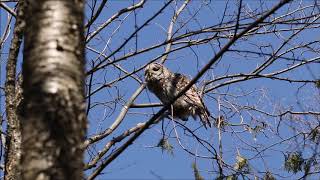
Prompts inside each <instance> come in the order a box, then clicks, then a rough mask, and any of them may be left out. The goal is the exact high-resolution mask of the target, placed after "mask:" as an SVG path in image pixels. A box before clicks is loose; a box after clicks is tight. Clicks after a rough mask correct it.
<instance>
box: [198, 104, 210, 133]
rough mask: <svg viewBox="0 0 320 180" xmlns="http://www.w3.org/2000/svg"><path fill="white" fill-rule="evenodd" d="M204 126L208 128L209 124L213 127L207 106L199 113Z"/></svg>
mask: <svg viewBox="0 0 320 180" xmlns="http://www.w3.org/2000/svg"><path fill="white" fill-rule="evenodd" d="M199 116H200V120H201V122H202V124H203V126H204V127H205V128H206V129H207V125H208V126H209V127H210V128H211V123H210V113H209V111H208V110H207V109H206V108H202V109H201V112H200V114H199Z"/></svg>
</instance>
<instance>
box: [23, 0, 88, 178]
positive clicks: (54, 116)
mask: <svg viewBox="0 0 320 180" xmlns="http://www.w3.org/2000/svg"><path fill="white" fill-rule="evenodd" d="M28 3H29V4H28V10H27V13H26V31H25V47H24V62H23V80H24V81H23V84H22V86H23V96H24V103H23V106H22V117H21V119H22V122H21V123H22V161H21V163H22V179H82V178H83V146H82V145H81V144H82V143H83V142H84V140H85V133H86V115H85V103H84V102H85V101H84V77H85V76H84V44H83V42H84V41H83V2H82V1H80V0H43V1H37V0H29V1H28Z"/></svg>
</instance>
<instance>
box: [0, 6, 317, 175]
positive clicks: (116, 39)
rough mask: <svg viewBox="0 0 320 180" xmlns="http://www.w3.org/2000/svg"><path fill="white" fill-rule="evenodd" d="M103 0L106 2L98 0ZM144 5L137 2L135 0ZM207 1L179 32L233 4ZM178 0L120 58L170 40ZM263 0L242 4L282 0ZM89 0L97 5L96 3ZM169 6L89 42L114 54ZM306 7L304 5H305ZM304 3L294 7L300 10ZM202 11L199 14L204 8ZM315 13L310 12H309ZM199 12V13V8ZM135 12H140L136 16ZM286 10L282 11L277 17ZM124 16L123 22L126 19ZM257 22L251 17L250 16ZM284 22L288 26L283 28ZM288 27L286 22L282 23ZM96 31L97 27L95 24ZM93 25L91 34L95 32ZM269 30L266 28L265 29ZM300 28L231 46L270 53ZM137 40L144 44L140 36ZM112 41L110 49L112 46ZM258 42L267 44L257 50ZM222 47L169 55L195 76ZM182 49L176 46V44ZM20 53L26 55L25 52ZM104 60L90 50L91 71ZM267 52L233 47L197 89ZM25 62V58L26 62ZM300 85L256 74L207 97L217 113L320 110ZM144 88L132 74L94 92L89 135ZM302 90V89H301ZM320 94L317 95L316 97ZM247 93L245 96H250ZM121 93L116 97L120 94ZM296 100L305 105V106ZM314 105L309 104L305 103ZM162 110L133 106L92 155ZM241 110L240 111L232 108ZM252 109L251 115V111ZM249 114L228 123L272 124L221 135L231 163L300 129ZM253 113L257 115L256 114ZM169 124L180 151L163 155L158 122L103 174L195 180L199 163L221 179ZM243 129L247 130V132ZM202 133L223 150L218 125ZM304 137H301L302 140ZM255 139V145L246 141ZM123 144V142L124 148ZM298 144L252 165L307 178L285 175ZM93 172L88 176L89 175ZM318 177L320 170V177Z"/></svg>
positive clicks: (131, 64) (105, 78)
mask: <svg viewBox="0 0 320 180" xmlns="http://www.w3.org/2000/svg"><path fill="white" fill-rule="evenodd" d="M98 2H99V1H98ZM135 2H137V1H135ZM205 2H207V3H209V1H192V2H191V3H190V4H189V5H188V6H187V8H186V10H185V11H184V12H183V13H182V14H181V15H180V16H179V19H178V21H177V25H176V26H175V28H174V30H178V29H179V27H181V26H183V27H182V28H181V29H179V31H177V33H176V34H175V36H177V35H179V34H183V33H185V32H189V31H192V30H197V29H200V28H202V27H208V26H212V25H215V24H218V23H219V21H220V20H221V18H222V14H223V10H224V7H225V6H226V1H211V3H209V5H208V6H205V4H204V3H205ZM176 3H177V4H175V3H173V4H171V5H170V6H169V7H168V8H167V9H166V10H165V11H164V12H163V13H162V14H161V15H160V16H158V17H157V18H155V19H154V20H153V21H152V22H151V23H149V24H148V26H146V27H145V28H143V29H142V30H141V31H140V32H139V33H138V35H137V39H135V38H134V40H131V41H130V42H129V43H128V44H127V45H126V46H125V47H124V48H123V49H122V50H121V51H120V52H119V53H116V54H115V55H114V56H113V57H111V59H112V60H113V59H117V58H119V57H122V56H123V55H124V54H126V53H128V52H132V51H134V50H135V48H136V47H137V48H138V49H143V48H146V47H149V46H151V45H154V44H157V43H160V42H163V41H164V40H165V39H166V36H167V34H166V32H167V28H168V26H169V23H170V18H171V17H172V14H173V12H174V9H176V8H177V7H180V5H181V4H182V3H183V1H177V2H176ZM259 3H260V2H259V1H244V2H243V6H244V7H245V8H246V9H247V10H248V9H251V10H252V11H254V10H255V9H259V8H264V9H265V10H266V9H267V8H270V7H272V6H273V5H274V4H275V3H277V1H270V2H267V3H264V4H263V5H262V6H260V4H259ZM304 3H305V4H312V2H311V1H310V2H308V1H306V2H304ZM89 4H91V3H90V2H89ZM131 4H132V1H116V0H113V1H109V2H108V3H107V7H106V8H105V9H104V10H103V13H102V14H101V16H99V18H98V19H97V21H96V24H95V26H98V25H99V23H103V22H105V21H106V19H108V18H110V16H112V15H113V14H114V13H116V12H117V11H119V9H121V8H124V7H127V6H129V5H131ZM163 4H164V2H163V1H156V0H153V1H147V2H146V4H145V5H144V7H143V8H142V9H138V10H137V11H136V12H135V14H134V13H131V14H129V15H128V16H126V15H127V14H125V15H122V16H120V18H119V19H118V21H115V22H114V23H111V24H110V25H109V26H108V27H107V28H105V29H104V30H103V31H102V32H101V33H100V34H99V35H98V36H96V37H95V38H94V39H93V40H92V41H90V42H89V44H88V45H89V46H90V47H92V48H95V49H97V50H99V51H102V50H103V49H105V51H104V53H105V54H106V55H108V54H109V53H110V52H112V51H113V50H115V49H116V48H117V47H119V45H120V44H121V43H122V42H123V41H124V40H125V39H126V38H127V37H128V36H129V35H130V34H131V33H132V32H133V31H134V28H135V22H136V25H137V26H140V25H142V24H143V23H144V22H145V21H146V20H147V19H148V18H149V17H151V16H152V15H153V14H154V13H155V12H156V11H158V9H159V8H160V7H161V6H162V5H163ZM305 4H304V5H305ZM236 5H237V1H230V2H229V7H228V9H227V16H225V17H224V18H225V21H228V19H232V18H234V17H233V16H231V15H232V14H234V13H235V12H236V10H237V8H236ZM296 6H297V4H293V5H292V6H291V8H292V9H294V8H295V7H296ZM287 8H288V7H285V8H283V9H281V10H279V11H278V13H285V12H286V11H287ZM198 9H200V11H198V12H197V10H198ZM308 11H309V10H307V12H308ZM196 12H197V13H196ZM88 13H89V8H88V4H87V6H86V15H87V16H88ZM193 13H196V16H195V17H196V18H192V16H191V15H190V14H193ZM135 15H136V16H135ZM277 15H279V14H277ZM120 20H122V21H120ZM186 21H188V23H187V24H185V25H183V22H186ZM247 21H248V22H251V21H252V20H247ZM5 22H7V21H6V13H4V12H3V11H2V9H1V27H0V28H1V34H2V32H3V31H4V29H3V28H4V25H5ZM280 26H281V25H280ZM285 27H288V26H286V25H283V28H285ZM92 28H93V27H92ZM92 28H91V30H90V31H89V32H92ZM261 31H263V30H261ZM319 31H320V30H319V29H311V30H307V31H304V32H302V33H301V34H300V35H298V36H297V37H295V39H294V40H292V41H291V43H289V44H288V45H286V46H285V47H284V48H283V49H284V50H286V49H288V48H291V47H294V46H295V45H297V44H299V43H307V42H310V41H314V40H319V37H320V32H319ZM292 33H293V32H290V31H289V32H283V33H281V34H278V35H277V36H276V35H274V34H269V35H259V36H255V37H252V38H248V39H247V40H241V41H240V42H237V43H236V44H235V45H234V46H232V47H231V49H237V50H261V51H262V52H264V53H272V52H273V51H274V50H275V49H276V48H278V47H279V46H280V45H281V43H282V42H283V41H284V40H285V39H286V38H288V37H289V36H290V35H291V34H292ZM209 35H211V34H204V35H197V36H194V37H192V38H191V39H197V38H203V37H206V36H209ZM135 40H137V41H135ZM226 42H227V40H226V39H222V40H221V42H220V43H221V45H223V44H225V43H226ZM106 44H107V45H108V46H106ZM8 45H9V43H6V44H5V46H4V49H3V52H4V54H2V57H1V80H2V85H3V83H4V72H5V71H4V68H5V63H6V58H7V57H6V54H5V52H7V51H8ZM257 45H259V46H260V47H261V46H263V48H261V49H259V48H257ZM218 46H219V44H218V43H217V42H216V41H211V42H210V43H206V44H203V45H198V46H193V47H192V48H185V49H182V50H179V51H176V52H174V53H171V54H170V55H169V57H168V60H167V62H166V63H165V65H166V66H167V67H168V68H169V69H171V70H172V71H173V72H179V73H183V74H186V75H187V76H189V77H190V78H191V77H193V76H194V75H196V74H197V72H199V70H200V69H201V68H202V67H203V66H204V65H205V64H206V63H207V62H208V61H209V60H210V59H211V58H212V57H213V56H214V54H215V53H216V52H217V51H218V50H219V47H218ZM174 47H175V46H174ZM316 47H319V45H316ZM304 51H306V49H301V50H297V51H295V53H294V54H290V53H288V54H286V56H285V57H290V58H296V59H300V58H304V59H309V58H314V57H318V56H319V53H318V52H308V51H306V52H304ZM163 52H164V47H162V48H158V49H156V50H153V51H150V52H147V53H143V54H141V55H138V56H135V57H130V58H128V59H126V60H124V61H121V62H119V65H121V66H122V67H123V68H125V69H126V70H127V71H129V72H131V71H133V70H135V69H136V68H139V67H140V66H141V65H144V64H146V63H148V62H149V61H150V60H151V59H153V58H155V57H157V56H159V55H160V54H161V53H163ZM20 58H21V56H20ZM99 58H101V57H99V56H98V55H97V54H95V53H93V52H91V51H89V50H88V49H87V54H86V61H87V69H90V65H91V62H92V61H96V62H98V61H99V60H97V59H99ZM267 58H268V56H256V55H255V56H252V57H246V56H244V54H237V53H234V52H227V53H226V54H225V55H224V56H223V57H222V59H221V60H220V61H219V62H218V63H217V64H214V65H213V67H212V69H210V70H209V71H208V72H207V73H206V74H205V76H204V77H203V78H202V79H201V81H200V82H198V86H201V85H202V84H203V82H204V81H206V80H209V79H212V78H215V77H219V76H223V75H226V74H228V75H231V74H236V73H249V72H251V71H252V70H254V68H255V67H257V66H258V65H260V64H262V63H263V62H264V61H265V60H266V59H267ZM20 60H21V59H20ZM290 63H294V62H292V61H285V60H283V59H279V60H277V61H276V62H275V63H274V65H272V66H270V67H269V68H267V69H266V70H265V71H264V72H265V73H267V72H274V71H276V70H280V69H283V68H284V67H287V66H289V65H290ZM319 74H320V67H319V63H318V64H312V65H310V66H308V67H302V68H299V69H297V70H295V71H293V72H292V73H290V74H289V73H288V74H284V75H282V76H281V77H287V76H289V77H294V78H295V79H314V76H315V77H316V78H317V79H319ZM122 75H123V73H121V72H119V71H118V70H117V69H115V68H113V67H110V66H109V67H107V68H106V69H103V70H100V71H98V72H97V73H95V75H94V77H93V82H94V86H93V89H95V88H97V87H100V86H101V84H103V83H105V82H111V81H113V80H114V79H117V78H118V77H119V76H122ZM136 75H137V76H138V77H139V78H140V79H141V80H143V72H142V71H139V72H137V73H136ZM300 86H301V84H299V85H297V84H294V83H287V82H282V81H276V80H270V79H253V80H249V81H245V82H240V83H236V84H233V85H230V86H224V87H222V88H219V89H217V90H215V91H213V92H210V93H209V94H208V95H206V96H205V97H204V98H205V102H206V105H207V106H208V108H209V110H210V112H211V113H212V114H213V115H214V116H217V115H218V114H219V112H218V105H217V99H219V101H221V102H223V105H225V107H222V108H223V110H224V111H226V112H227V111H228V108H226V107H229V109H231V108H230V107H231V105H230V104H233V105H234V106H236V105H239V107H241V106H245V105H247V106H251V105H255V106H256V107H258V108H259V109H262V110H265V111H268V112H277V111H279V109H281V108H284V109H286V108H288V107H291V108H292V109H293V110H296V111H302V110H305V109H307V108H313V109H315V110H318V111H319V109H320V107H319V104H318V103H317V102H316V100H315V98H317V97H318V96H319V91H318V90H316V88H315V87H314V86H313V85H312V84H307V85H305V86H302V88H301V90H300V91H299V92H298V91H297V88H298V87H300ZM138 87H139V83H137V82H136V81H135V80H132V79H130V78H129V79H126V80H125V81H122V82H117V83H116V84H115V85H114V86H113V87H111V88H104V89H103V90H101V91H99V92H98V93H96V94H95V95H94V96H93V97H92V103H93V104H94V105H95V106H94V108H92V110H91V111H90V113H89V116H88V120H89V129H88V135H89V136H90V135H93V134H96V133H98V132H100V131H102V130H104V129H106V128H107V127H109V125H110V124H111V123H112V122H113V121H114V119H115V118H116V117H117V116H118V114H119V112H120V110H121V108H122V106H123V104H124V103H125V102H126V101H127V100H128V98H130V96H131V95H132V94H133V93H134V91H135V90H136V89H137V88H138ZM297 92H298V93H297ZM226 93H228V94H233V95H238V96H240V97H232V96H225V95H224V94H226ZM317 93H318V94H317ZM244 94H246V95H245V96H244ZM118 95H119V96H120V97H121V98H116V97H117V96H118ZM3 101H4V100H3V98H2V99H1V104H2V107H3ZM135 102H136V103H148V102H159V100H158V99H157V98H156V97H155V96H154V95H153V94H152V93H150V92H149V91H147V90H144V91H143V93H142V94H141V95H140V96H139V97H138V99H137V100H136V101H135ZM297 102H300V103H301V102H302V105H300V106H299V104H297ZM303 102H304V103H305V102H308V103H305V104H304V103H303ZM158 109H159V108H147V109H131V110H130V111H129V114H127V116H126V118H125V119H124V121H123V123H122V124H121V125H120V126H119V128H118V129H117V130H116V131H115V132H114V133H113V134H112V135H110V137H107V138H106V139H104V140H102V141H101V142H99V143H97V144H96V145H95V146H94V147H91V148H90V150H89V151H90V152H96V151H99V150H100V149H101V148H102V147H103V146H104V145H105V143H106V142H108V140H110V139H112V137H115V136H117V135H119V134H121V133H122V132H123V131H125V130H127V129H128V128H130V127H133V126H135V125H136V124H137V123H140V122H145V121H147V120H148V119H149V118H150V117H151V116H150V115H151V114H152V113H156V112H157V110H158ZM233 111H235V110H233ZM250 113H251V114H250ZM250 113H249V112H246V111H244V112H242V113H235V115H234V116H232V117H230V119H228V121H229V122H230V123H233V124H239V123H240V122H241V117H243V120H244V122H245V123H248V124H250V125H252V126H253V127H254V126H258V125H260V124H259V121H263V122H265V123H266V124H267V125H268V126H267V128H266V129H265V131H264V134H263V133H259V134H257V135H256V136H255V135H254V134H253V133H249V132H248V131H244V128H243V126H240V127H239V126H235V127H233V128H228V129H226V131H225V132H223V133H222V136H221V138H222V144H223V157H224V160H225V161H226V162H227V163H229V164H234V163H235V162H236V155H237V152H238V151H239V152H240V154H241V155H242V156H243V157H246V158H250V157H253V156H254V155H255V153H254V152H252V151H251V150H250V149H249V146H250V145H251V144H252V145H255V146H265V147H268V146H270V145H272V144H274V143H276V142H279V141H281V140H282V139H281V138H283V139H285V138H287V137H289V136H291V135H292V133H293V131H292V130H291V129H290V128H288V127H289V124H282V125H281V126H280V127H279V128H280V132H281V133H280V135H279V136H277V135H276V133H275V132H274V130H275V129H276V125H277V121H278V120H277V119H276V118H271V117H266V116H263V115H262V114H259V113H256V112H250ZM253 117H254V118H253ZM305 118H306V119H305V120H306V121H310V122H311V121H312V122H313V121H315V120H313V119H310V117H305ZM164 124H165V125H167V124H168V125H167V126H168V128H167V131H166V132H167V133H168V132H170V131H171V133H170V138H169V142H170V143H171V144H172V146H173V147H174V149H173V155H172V154H170V153H167V152H162V150H161V149H160V148H158V147H155V146H156V145H157V144H158V142H159V140H160V139H161V137H162V135H161V129H162V127H161V123H159V124H157V125H155V126H153V127H152V128H151V129H149V130H147V131H146V132H145V133H144V134H143V135H142V136H141V137H140V138H139V139H138V140H137V141H135V143H134V144H132V145H131V146H130V147H129V148H128V149H127V150H126V151H125V152H124V153H123V154H121V155H120V156H119V157H118V158H117V159H116V160H115V161H113V162H112V163H111V164H110V165H109V166H108V167H107V168H106V169H105V170H104V171H103V172H104V174H103V175H101V176H99V177H98V178H97V179H193V170H192V163H193V162H194V161H196V162H197V165H198V166H199V170H200V173H201V175H202V176H204V177H205V178H206V179H212V178H214V177H216V175H215V174H213V173H212V170H213V169H215V170H216V164H215V161H213V160H207V159H200V158H195V157H193V156H190V155H189V154H188V153H186V152H185V151H184V150H183V149H182V148H181V147H180V146H179V144H178V143H177V139H176V138H175V134H174V132H172V131H173V128H172V127H173V126H172V122H171V121H170V120H168V119H166V120H165V121H164ZM302 124H303V123H297V124H296V125H294V126H298V127H299V128H300V126H301V125H302ZM186 126H187V127H189V128H190V129H196V128H197V127H199V126H200V123H199V121H198V120H197V121H193V120H192V119H190V120H189V121H188V122H187V123H186ZM302 129H308V128H307V127H302ZM177 130H178V134H179V135H180V136H181V138H182V140H181V142H182V143H183V145H184V146H185V147H187V148H188V149H190V150H191V151H192V152H197V153H199V154H201V155H208V152H207V151H206V150H205V149H204V148H202V147H201V145H199V143H197V142H196V141H195V140H194V138H191V137H188V136H186V135H185V134H184V131H183V130H182V129H181V128H178V129H177ZM242 131H243V132H242ZM196 133H197V134H198V135H199V136H200V137H202V138H204V139H206V140H207V141H208V142H210V144H212V145H213V146H214V147H215V149H218V130H217V128H211V129H208V130H205V129H204V128H202V129H200V130H197V131H196ZM299 140H300V141H301V139H299ZM246 143H248V145H246ZM117 147H118V146H117ZM299 148H300V147H299V146H292V145H290V144H286V143H283V144H281V145H277V146H275V147H274V148H271V149H268V150H267V151H266V152H264V153H263V155H264V156H265V157H264V158H263V159H262V158H255V159H252V160H250V161H249V166H250V168H251V169H252V170H253V171H254V172H256V173H258V172H259V171H265V170H266V169H267V170H270V171H272V172H276V173H280V175H282V176H287V177H288V179H290V178H293V177H297V176H299V175H300V176H301V174H299V173H298V174H297V176H291V174H290V173H286V171H285V170H284V167H283V160H284V156H283V154H282V152H280V150H281V151H292V150H295V149H299ZM302 151H303V152H304V155H305V157H308V155H310V152H311V150H310V149H307V148H306V149H302ZM86 158H89V155H88V153H86ZM90 172H91V171H90V170H89V171H87V172H86V173H87V174H90ZM314 177H315V178H317V177H319V176H318V175H315V176H314Z"/></svg>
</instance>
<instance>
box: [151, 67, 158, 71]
mask: <svg viewBox="0 0 320 180" xmlns="http://www.w3.org/2000/svg"><path fill="white" fill-rule="evenodd" d="M159 69H160V67H157V66H155V67H153V68H152V70H153V71H158V70H159Z"/></svg>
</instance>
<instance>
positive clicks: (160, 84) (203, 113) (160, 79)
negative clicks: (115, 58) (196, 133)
mask: <svg viewBox="0 0 320 180" xmlns="http://www.w3.org/2000/svg"><path fill="white" fill-rule="evenodd" d="M145 80H146V83H147V87H148V89H149V90H150V91H151V92H153V93H154V94H155V95H156V96H157V97H158V98H159V99H160V101H161V102H162V103H163V104H168V103H169V102H170V100H171V99H172V98H174V97H175V96H176V95H178V93H179V92H180V91H181V90H182V89H183V88H184V87H185V86H186V85H187V84H188V83H189V82H190V80H189V79H188V78H187V77H186V76H184V75H182V74H179V73H172V72H170V70H169V69H167V68H166V67H164V66H163V65H162V64H159V63H151V64H149V65H148V66H147V67H146V68H145ZM171 109H173V111H171V110H170V113H172V114H173V117H174V118H179V119H181V120H185V121H186V120H187V119H188V117H189V116H192V117H193V118H194V119H195V118H196V116H199V117H200V120H201V122H202V123H203V125H204V127H205V128H207V125H208V126H209V127H211V124H210V121H209V117H210V113H209V111H208V109H207V108H206V106H205V105H204V103H203V101H202V98H201V96H200V94H199V93H198V91H197V88H196V86H195V85H193V86H192V87H191V88H190V89H189V90H188V91H187V92H186V93H185V94H184V95H182V96H181V97H180V98H178V99H177V100H176V101H175V102H174V103H173V108H171Z"/></svg>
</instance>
